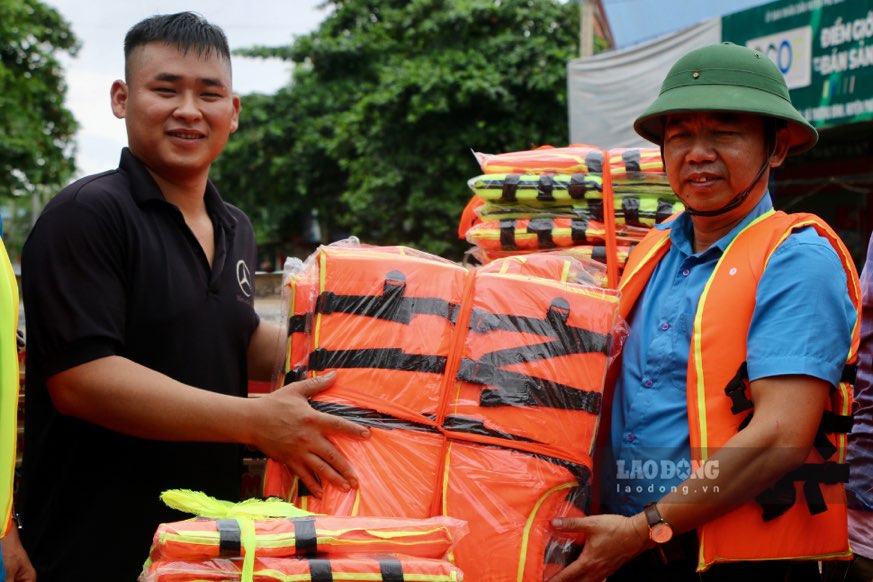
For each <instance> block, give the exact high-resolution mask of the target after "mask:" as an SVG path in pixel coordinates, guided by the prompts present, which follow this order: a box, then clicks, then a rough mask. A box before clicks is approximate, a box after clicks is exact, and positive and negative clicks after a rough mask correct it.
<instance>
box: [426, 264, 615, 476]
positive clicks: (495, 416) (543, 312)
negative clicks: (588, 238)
mask: <svg viewBox="0 0 873 582" xmlns="http://www.w3.org/2000/svg"><path fill="white" fill-rule="evenodd" d="M474 285H475V291H474V293H473V296H472V301H471V303H470V305H469V310H467V311H466V314H467V315H468V317H469V320H468V321H469V324H468V325H467V333H466V336H465V338H464V342H463V347H462V349H461V350H460V360H457V361H455V362H453V363H454V364H455V365H456V366H457V369H456V371H455V372H454V377H455V378H456V380H457V381H456V382H453V383H452V387H451V389H450V390H449V392H448V394H447V406H446V408H445V414H444V415H443V416H442V418H443V425H442V426H443V430H444V432H445V433H446V434H447V435H448V436H451V437H455V438H462V439H465V440H474V441H477V442H482V443H487V444H497V445H501V446H507V445H508V441H512V443H511V446H512V448H515V449H519V450H525V451H529V452H534V453H540V454H544V455H547V456H553V457H558V458H561V459H566V460H570V461H574V462H577V463H583V464H585V465H587V466H588V467H590V466H591V460H590V457H589V455H590V454H591V448H592V446H593V439H594V433H595V431H596V428H597V421H598V418H599V412H600V403H601V397H602V388H603V381H604V375H605V371H606V367H607V365H608V362H609V356H610V353H611V346H612V342H611V337H610V334H611V331H612V329H613V328H614V326H615V324H616V314H617V313H618V295H617V293H616V292H615V291H612V290H608V289H597V288H592V287H585V286H580V285H573V284H568V283H558V282H555V281H550V280H548V279H542V278H534V277H527V276H524V275H515V274H509V273H490V272H487V271H480V272H477V273H476V278H475V281H474ZM450 373H452V372H451V371H450Z"/></svg>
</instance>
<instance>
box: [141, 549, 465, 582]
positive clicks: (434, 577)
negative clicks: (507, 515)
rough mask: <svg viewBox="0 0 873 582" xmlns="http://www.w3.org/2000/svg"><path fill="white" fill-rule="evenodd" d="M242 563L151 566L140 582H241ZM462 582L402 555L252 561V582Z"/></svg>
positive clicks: (436, 564)
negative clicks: (253, 562) (253, 564)
mask: <svg viewBox="0 0 873 582" xmlns="http://www.w3.org/2000/svg"><path fill="white" fill-rule="evenodd" d="M242 580H243V576H242V560H240V559H238V558H237V559H232V558H219V559H214V560H206V561H202V562H186V561H173V560H167V561H158V562H153V563H152V564H151V565H150V567H149V568H148V570H147V571H146V572H145V573H144V574H143V576H142V577H141V578H140V581H141V582H242ZM340 580H342V581H343V582H379V581H382V582H404V581H407V582H460V581H462V580H464V574H463V573H462V572H461V570H460V569H459V568H457V567H456V566H453V565H452V564H451V563H449V562H447V561H445V560H433V559H428V558H417V557H411V556H404V555H401V554H387V555H379V556H370V555H349V556H335V557H330V558H327V557H317V558H256V559H255V566H254V577H253V582H303V581H311V582H334V581H337V582H338V581H340Z"/></svg>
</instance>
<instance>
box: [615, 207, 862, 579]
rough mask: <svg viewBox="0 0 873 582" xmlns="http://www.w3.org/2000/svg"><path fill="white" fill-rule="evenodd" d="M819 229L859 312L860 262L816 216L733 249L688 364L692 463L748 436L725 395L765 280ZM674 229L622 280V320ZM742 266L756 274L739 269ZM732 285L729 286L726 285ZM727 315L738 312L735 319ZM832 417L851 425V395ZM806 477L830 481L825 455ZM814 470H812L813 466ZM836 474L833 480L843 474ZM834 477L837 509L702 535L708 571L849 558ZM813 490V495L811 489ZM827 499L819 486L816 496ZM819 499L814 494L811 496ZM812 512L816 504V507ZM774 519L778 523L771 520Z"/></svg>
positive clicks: (768, 228)
mask: <svg viewBox="0 0 873 582" xmlns="http://www.w3.org/2000/svg"><path fill="white" fill-rule="evenodd" d="M805 226H811V227H814V228H815V229H816V231H817V232H818V233H819V235H821V236H823V237H824V238H826V239H827V240H828V241H829V242H830V244H831V245H832V246H833V248H834V249H835V251H836V252H837V255H838V256H839V258H840V261H841V263H842V265H843V268H844V270H845V273H846V279H847V285H848V288H847V293H848V295H849V297H850V298H851V300H852V302H853V303H854V305H855V306H856V307H858V306H859V305H860V289H859V284H858V277H857V272H856V271H855V267H854V263H853V262H852V259H851V256H850V255H849V253H848V251H847V250H846V248H845V246H844V245H843V244H842V242H841V241H840V239H839V237H838V236H837V235H836V234H835V233H834V232H833V231H832V230H831V229H830V227H828V226H827V225H826V224H825V223H824V222H823V221H821V219H819V218H817V217H815V216H813V215H810V214H791V215H788V214H785V213H782V212H774V211H770V212H768V213H766V214H764V215H763V216H761V217H759V218H757V219H756V220H755V221H753V222H752V223H751V224H749V225H748V226H747V227H746V228H745V229H744V230H742V231H741V232H740V233H739V234H738V235H737V237H736V238H735V239H734V240H733V241H732V242H731V244H730V245H729V246H728V248H727V249H726V250H725V252H724V254H723V255H722V257H721V259H720V260H719V262H718V264H717V265H716V267H715V271H714V273H713V275H712V276H711V277H710V279H709V281H708V282H707V283H706V286H705V288H704V291H703V293H702V294H701V297H700V301H699V303H698V307H697V312H696V315H695V319H694V326H693V332H692V338H691V350H690V354H689V362H688V387H687V390H688V418H689V432H690V444H691V450H692V454H695V453H696V452H697V451H699V455H700V458H699V459H696V460H698V461H705V460H706V459H707V458H709V456H710V455H711V454H712V453H713V452H715V451H717V450H718V449H719V448H721V447H722V446H723V445H724V444H725V443H726V442H727V441H728V440H729V439H730V438H731V437H732V436H733V435H734V434H736V432H737V430H738V429H739V427H740V423H741V422H742V421H743V415H739V414H737V415H735V414H733V413H732V412H731V404H732V402H731V400H730V399H729V398H728V397H727V396H726V392H725V388H726V387H728V386H729V385H730V384H731V383H732V381H734V378H735V376H736V375H737V373H738V372H737V371H738V370H741V364H743V363H744V362H745V359H746V351H745V350H746V341H745V340H746V337H747V332H748V328H749V324H750V322H751V317H752V313H753V311H754V307H755V290H756V288H757V281H758V280H759V279H760V276H761V274H762V273H763V272H764V269H765V268H766V266H767V262H768V261H769V259H770V257H771V256H772V253H773V252H774V251H775V250H776V249H777V248H778V246H779V245H780V244H781V243H782V241H784V240H785V239H786V238H787V237H788V236H789V235H790V234H791V233H792V232H793V231H794V230H796V229H799V228H803V227H805ZM669 246H670V241H669V229H665V230H663V231H652V233H650V235H649V236H648V237H647V238H646V239H645V240H643V241H642V242H641V243H640V244H639V245H638V246H637V248H636V249H635V250H634V252H633V253H632V254H631V257H630V259H629V261H628V265H627V268H626V270H625V273H624V277H623V278H622V283H621V286H620V290H621V291H622V305H621V311H622V314H623V316H624V317H627V316H628V314H629V313H630V312H631V310H632V308H633V304H634V302H635V301H636V299H637V298H638V297H639V295H640V294H641V293H642V290H643V289H644V288H645V285H646V283H647V281H648V278H649V277H650V276H651V274H652V272H653V271H654V269H655V266H656V265H657V263H658V262H659V261H660V259H661V258H663V256H664V255H665V254H666V252H667V250H668V249H669ZM734 265H739V266H743V267H744V266H748V268H739V269H735V268H732V267H733V266H734ZM728 277H730V284H726V283H725V280H726V279H727V278H728ZM726 306H730V308H729V310H728V308H726ZM858 342H859V326H858V324H857V322H856V325H855V329H854V331H853V338H852V347H851V350H850V353H849V354H847V359H846V361H847V363H848V364H853V363H854V360H855V357H856V353H857V347H858ZM830 400H831V402H830V403H829V405H828V407H829V409H830V411H831V412H833V413H835V414H838V415H841V416H845V415H848V414H849V413H850V409H851V387H850V386H848V384H846V383H844V382H841V383H840V384H839V385H838V386H837V387H836V389H834V390H832V391H831V399H830ZM834 438H835V439H836V443H835V444H833V446H834V447H835V449H836V452H835V457H834V460H835V461H836V462H837V463H843V462H845V444H846V435H845V434H836V436H835V437H834ZM807 463H809V464H811V466H812V468H803V469H801V471H800V472H799V473H798V474H797V476H799V477H811V476H812V477H815V476H816V475H814V473H820V471H819V469H818V468H816V466H818V467H819V468H821V471H824V472H830V471H829V469H827V468H826V467H824V466H823V465H822V459H821V457H820V456H819V454H818V453H817V452H815V451H814V452H812V453H811V454H810V457H809V459H808V460H807ZM807 466H808V465H805V466H804V467H807ZM838 472H839V471H835V472H834V473H835V474H836V473H838ZM832 477H833V476H832V475H831V476H827V475H825V477H824V483H822V484H820V491H821V496H822V500H825V501H826V502H827V507H828V510H827V511H824V512H819V513H817V514H815V515H811V514H810V511H809V508H808V507H807V503H802V502H798V503H794V504H793V505H791V506H790V507H788V508H787V509H786V511H785V512H784V513H783V514H782V515H781V516H779V517H775V518H773V519H770V520H769V521H766V522H765V521H764V520H763V519H762V511H761V507H759V506H758V505H757V504H755V503H747V504H745V505H743V506H741V507H740V508H738V509H736V510H734V511H732V512H731V513H728V514H726V515H724V516H722V517H721V518H718V519H716V520H713V521H711V522H708V523H706V524H704V525H703V526H702V527H700V528H698V536H699V538H700V555H699V564H698V568H699V569H705V568H708V567H709V566H710V565H712V564H713V563H716V562H724V561H739V560H766V559H810V560H817V559H827V558H835V557H847V556H849V555H850V550H849V547H848V541H847V539H846V525H845V524H846V506H845V490H844V487H843V485H842V484H841V483H835V482H834V481H835V479H833V478H832ZM803 488H804V486H803V485H802V484H801V483H795V484H794V486H793V489H794V490H795V498H796V499H797V500H798V501H800V500H802V499H804V492H803ZM807 488H808V489H809V487H807ZM816 490H818V487H816ZM810 495H811V496H813V497H814V496H815V495H816V493H815V492H814V491H811V492H810ZM811 502H812V503H813V504H815V503H816V502H817V500H816V499H813V500H812V501H811ZM767 517H771V516H769V515H768V516H767Z"/></svg>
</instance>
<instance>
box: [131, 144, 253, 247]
mask: <svg viewBox="0 0 873 582" xmlns="http://www.w3.org/2000/svg"><path fill="white" fill-rule="evenodd" d="M118 168H119V170H121V171H122V172H124V173H126V174H128V175H129V176H130V194H131V196H132V197H133V199H134V201H135V202H136V203H137V204H138V205H140V206H142V205H143V204H146V203H148V202H150V201H160V202H163V203H165V204H169V203H168V202H167V200H166V198H164V194H163V192H161V188H160V187H159V186H158V184H157V182H155V180H154V178H152V175H151V174H150V173H149V171H148V169H147V168H146V167H145V164H143V163H142V162H141V161H140V160H139V158H137V157H136V156H135V155H133V152H131V151H130V148H123V149H122V150H121V161H120V162H119V163H118ZM204 199H205V201H206V210H207V212H209V216H211V217H212V218H213V219H214V220H217V221H219V222H220V223H221V224H222V225H223V226H224V227H226V228H228V229H231V230H232V229H234V228H235V227H236V218H234V216H233V215H232V214H231V213H230V212H229V211H228V210H227V205H226V204H225V203H224V200H222V199H221V195H220V194H219V193H218V189H217V188H216V187H215V185H214V184H213V183H212V181H211V180H207V182H206V192H205V193H204Z"/></svg>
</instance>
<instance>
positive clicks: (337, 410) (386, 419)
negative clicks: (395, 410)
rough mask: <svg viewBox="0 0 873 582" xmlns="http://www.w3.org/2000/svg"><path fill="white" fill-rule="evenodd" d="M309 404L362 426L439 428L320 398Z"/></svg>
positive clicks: (432, 429) (405, 428) (392, 428)
mask: <svg viewBox="0 0 873 582" xmlns="http://www.w3.org/2000/svg"><path fill="white" fill-rule="evenodd" d="M316 398H317V397H316ZM309 404H310V405H311V406H312V408H313V409H314V410H317V411H318V412H324V413H325V414H332V415H334V416H339V417H341V418H345V419H347V420H351V421H352V422H356V423H358V424H362V425H364V426H369V427H373V428H380V429H382V430H411V431H415V432H427V433H439V429H438V428H437V427H436V426H434V425H430V424H424V423H420V422H413V421H411V420H407V419H405V418H397V417H396V416H391V415H389V414H385V413H383V412H379V411H377V410H373V409H370V408H361V407H359V406H351V405H348V404H338V403H336V402H322V401H321V400H310V401H309ZM430 419H431V420H433V417H430Z"/></svg>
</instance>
